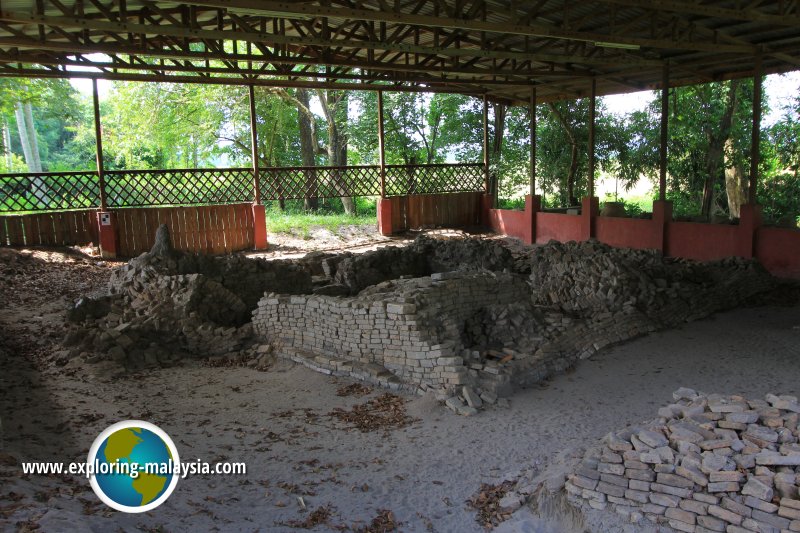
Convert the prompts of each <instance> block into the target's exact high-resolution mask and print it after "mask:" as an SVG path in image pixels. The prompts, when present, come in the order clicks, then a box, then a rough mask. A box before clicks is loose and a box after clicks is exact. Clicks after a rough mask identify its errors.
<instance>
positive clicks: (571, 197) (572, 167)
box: [547, 102, 578, 206]
mask: <svg viewBox="0 0 800 533" xmlns="http://www.w3.org/2000/svg"><path fill="white" fill-rule="evenodd" d="M547 107H548V108H549V109H550V112H551V113H553V115H555V117H556V119H557V120H558V123H559V124H561V127H562V128H563V129H564V133H565V134H566V135H567V138H568V139H569V143H570V162H569V174H568V175H567V202H566V203H567V205H568V206H573V205H577V204H578V201H577V198H575V180H576V176H577V175H578V139H577V137H576V136H575V132H574V131H572V126H571V125H570V124H569V122H567V119H566V118H565V117H564V115H562V114H561V112H560V111H559V110H558V108H557V107H556V106H555V105H554V104H553V103H551V102H548V104H547ZM562 195H563V189H562ZM562 200H563V196H562Z"/></svg>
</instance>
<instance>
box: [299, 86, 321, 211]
mask: <svg viewBox="0 0 800 533" xmlns="http://www.w3.org/2000/svg"><path fill="white" fill-rule="evenodd" d="M295 95H296V98H297V101H298V105H297V124H298V127H299V129H300V158H301V160H302V162H303V166H304V167H313V166H316V159H315V157H314V156H315V154H316V149H317V147H316V143H315V142H314V125H313V124H312V123H311V117H310V116H309V115H308V113H306V112H305V111H304V110H305V109H309V107H310V101H309V97H308V91H306V90H305V89H297V91H296V93H295ZM301 106H302V107H301ZM317 195H318V191H317V173H316V172H315V171H313V170H308V171H306V173H305V199H304V201H303V205H304V207H305V208H306V210H310V211H316V210H317V208H318V207H319V200H318V198H317Z"/></svg>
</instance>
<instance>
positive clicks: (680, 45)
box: [184, 0, 755, 54]
mask: <svg viewBox="0 0 800 533" xmlns="http://www.w3.org/2000/svg"><path fill="white" fill-rule="evenodd" d="M184 3H186V4H190V5H198V6H205V7H213V8H218V7H225V8H228V9H229V10H236V9H246V10H248V11H250V12H263V13H269V14H271V15H275V16H284V17H287V18H291V17H310V16H325V17H333V18H341V19H359V20H371V21H376V22H389V23H397V24H412V25H415V26H428V27H434V28H450V29H460V30H470V31H479V32H480V31H485V32H490V33H499V34H515V35H524V36H528V37H551V38H554V39H565V40H574V41H586V42H614V43H619V44H627V45H633V46H641V47H649V48H666V49H674V50H698V51H725V52H731V53H744V54H751V53H753V52H754V50H755V49H754V47H752V46H737V45H723V48H720V45H715V44H713V43H707V42H702V41H701V42H690V41H675V40H671V39H647V38H641V37H627V36H625V35H612V34H608V33H595V32H582V31H571V30H565V29H562V28H559V27H557V26H551V25H545V24H518V23H517V22H516V21H514V20H508V21H507V22H499V23H498V22H488V21H483V20H475V19H472V20H467V19H462V18H454V17H437V16H431V15H414V14H409V13H400V12H395V11H388V12H387V11H382V10H373V9H351V8H341V7H333V6H319V5H306V4H299V3H297V2H270V1H260V0H194V1H187V2H184Z"/></svg>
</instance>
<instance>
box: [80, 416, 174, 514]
mask: <svg viewBox="0 0 800 533" xmlns="http://www.w3.org/2000/svg"><path fill="white" fill-rule="evenodd" d="M88 465H89V468H90V469H91V474H90V477H89V482H90V484H91V486H92V489H93V490H94V492H95V494H97V497H98V498H100V500H101V501H102V502H103V503H105V504H106V505H108V506H109V507H111V508H113V509H116V510H117V511H122V512H126V513H143V512H145V511H149V510H151V509H155V508H156V507H158V506H159V505H161V504H162V503H164V502H165V501H166V500H167V498H169V496H170V494H172V491H173V490H175V486H176V485H177V483H178V478H179V477H180V459H179V457H178V450H177V449H176V448H175V443H174V442H172V439H170V438H169V435H167V434H166V433H165V432H164V431H163V430H162V429H161V428H159V427H158V426H156V425H154V424H151V423H149V422H144V421H142V420H125V421H123V422H118V423H116V424H114V425H112V426H110V427H108V428H106V429H105V430H104V431H103V432H102V433H101V434H100V435H99V436H98V437H97V438H96V439H95V441H94V443H92V447H91V448H90V449H89V457H88Z"/></svg>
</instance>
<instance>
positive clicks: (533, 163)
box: [530, 87, 536, 196]
mask: <svg viewBox="0 0 800 533" xmlns="http://www.w3.org/2000/svg"><path fill="white" fill-rule="evenodd" d="M530 114H531V126H530V127H531V175H530V179H531V183H530V185H531V191H530V195H531V196H535V195H536V87H531V103H530Z"/></svg>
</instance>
